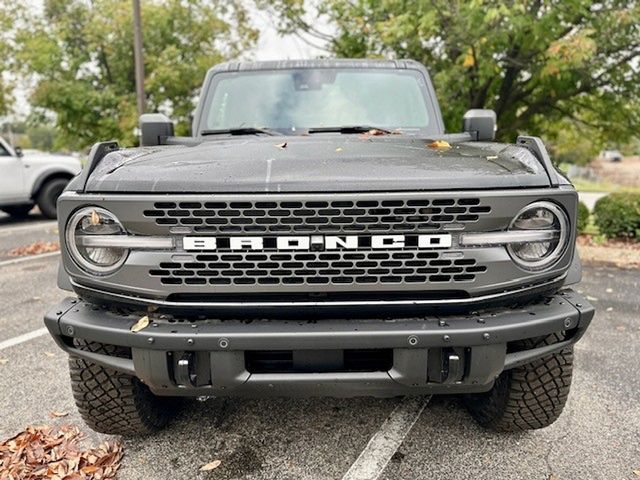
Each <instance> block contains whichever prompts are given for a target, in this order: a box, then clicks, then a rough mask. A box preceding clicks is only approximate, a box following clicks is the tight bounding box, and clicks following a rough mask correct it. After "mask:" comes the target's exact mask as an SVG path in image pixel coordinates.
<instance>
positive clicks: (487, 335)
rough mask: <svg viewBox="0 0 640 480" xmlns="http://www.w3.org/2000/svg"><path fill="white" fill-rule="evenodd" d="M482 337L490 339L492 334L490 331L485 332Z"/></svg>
mask: <svg viewBox="0 0 640 480" xmlns="http://www.w3.org/2000/svg"><path fill="white" fill-rule="evenodd" d="M482 338H483V339H484V340H489V339H490V338H491V335H489V334H488V333H483V334H482Z"/></svg>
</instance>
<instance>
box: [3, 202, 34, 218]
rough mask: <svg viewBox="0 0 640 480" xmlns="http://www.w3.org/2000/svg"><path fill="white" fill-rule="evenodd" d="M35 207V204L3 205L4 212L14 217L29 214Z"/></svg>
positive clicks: (22, 216)
mask: <svg viewBox="0 0 640 480" xmlns="http://www.w3.org/2000/svg"><path fill="white" fill-rule="evenodd" d="M32 208H33V204H27V205H12V206H10V207H2V209H0V210H2V211H3V212H5V213H8V214H9V215H11V216H12V217H14V218H24V217H26V216H27V215H29V212H30V211H31V209H32Z"/></svg>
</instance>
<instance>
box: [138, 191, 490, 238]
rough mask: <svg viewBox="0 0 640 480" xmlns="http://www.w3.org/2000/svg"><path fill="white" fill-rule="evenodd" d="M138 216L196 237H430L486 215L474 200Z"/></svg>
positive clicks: (162, 210)
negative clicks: (405, 234) (197, 234)
mask: <svg viewBox="0 0 640 480" xmlns="http://www.w3.org/2000/svg"><path fill="white" fill-rule="evenodd" d="M153 207H154V208H153V209H147V210H144V216H145V217H147V218H152V219H153V220H154V221H155V223H156V224H157V225H161V226H174V225H175V226H187V227H190V228H191V229H192V230H193V231H195V232H202V233H205V232H206V233H227V234H228V233H315V232H318V233H355V232H358V233H368V232H369V233H379V232H430V231H434V230H438V229H441V228H442V226H443V225H446V224H456V223H458V224H466V223H471V222H477V221H478V220H479V219H480V217H481V216H486V215H488V214H490V213H491V207H490V206H488V205H483V204H482V202H481V200H480V199H479V198H473V197H472V198H468V197H467V198H432V199H427V198H416V199H407V200H402V199H393V200H373V199H371V200H339V201H315V200H314V201H284V200H283V201H236V202H234V201H211V202H192V201H189V202H155V203H154V204H153Z"/></svg>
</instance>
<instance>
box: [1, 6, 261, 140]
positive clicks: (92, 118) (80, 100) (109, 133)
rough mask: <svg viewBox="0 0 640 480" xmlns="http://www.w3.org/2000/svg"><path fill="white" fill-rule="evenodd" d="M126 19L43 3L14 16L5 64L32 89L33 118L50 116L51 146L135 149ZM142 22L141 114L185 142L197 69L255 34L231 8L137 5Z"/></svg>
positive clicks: (101, 9) (126, 13) (98, 9)
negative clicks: (159, 120)
mask: <svg viewBox="0 0 640 480" xmlns="http://www.w3.org/2000/svg"><path fill="white" fill-rule="evenodd" d="M2 2H4V3H7V4H8V3H9V0H0V4H1V3H2ZM1 8H3V6H0V9H1ZM131 10H132V7H131V1H130V0H93V1H91V2H87V1H84V0H45V1H44V8H43V10H42V12H40V11H38V10H37V9H31V10H27V8H26V7H25V9H24V10H22V11H21V14H22V16H23V17H22V20H21V21H20V22H16V24H17V25H18V26H17V27H16V28H15V44H16V53H15V65H16V66H19V68H20V70H19V71H20V73H21V74H22V75H23V77H24V78H29V79H32V80H33V81H34V83H35V86H34V88H33V93H32V96H31V102H32V106H33V107H35V112H36V114H37V113H41V114H42V115H43V118H44V117H45V116H46V114H47V112H51V111H52V112H54V113H55V120H56V125H57V128H58V131H59V133H60V137H59V138H58V139H57V143H58V145H57V147H62V146H69V147H72V148H84V147H86V146H88V145H90V144H92V143H94V142H96V141H99V140H109V139H115V140H119V141H120V142H122V143H124V144H125V145H126V144H129V145H130V144H132V143H134V142H135V137H134V129H135V127H136V126H137V117H138V114H137V110H136V98H135V76H134V64H133V25H132V11H131ZM34 12H35V13H34ZM142 21H143V30H144V51H145V74H146V85H145V87H146V105H147V111H150V112H153V111H162V112H164V113H167V114H169V115H170V116H171V118H172V119H173V120H174V121H176V122H177V125H176V133H177V134H185V133H187V132H188V130H189V120H190V119H189V116H190V114H191V112H192V111H193V108H194V99H195V97H196V96H197V91H198V88H199V87H200V85H201V83H202V80H203V78H204V74H205V72H206V70H207V69H208V68H210V67H211V66H213V65H215V64H216V63H218V62H220V61H224V60H226V59H229V58H233V57H236V56H238V55H239V54H240V53H242V52H243V51H244V50H245V49H246V48H248V47H250V46H251V45H252V44H253V43H254V42H255V40H256V38H257V32H256V31H255V30H253V29H252V28H250V26H249V25H248V20H247V16H246V12H245V10H244V9H243V7H242V6H241V4H240V3H239V2H238V3H236V2H224V1H207V0H169V1H161V0H146V1H144V2H142Z"/></svg>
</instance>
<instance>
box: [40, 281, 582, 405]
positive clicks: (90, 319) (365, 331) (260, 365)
mask: <svg viewBox="0 0 640 480" xmlns="http://www.w3.org/2000/svg"><path fill="white" fill-rule="evenodd" d="M142 315H144V313H142V314H141V313H133V312H128V311H116V310H111V309H106V308H102V307H98V306H96V305H93V304H90V303H86V302H83V301H81V300H77V299H74V298H67V299H65V300H64V301H63V302H62V303H61V304H60V305H59V306H58V307H57V308H56V309H54V310H52V311H51V312H49V313H48V314H47V315H46V317H45V324H46V326H47V328H48V329H49V332H50V333H51V335H52V336H53V337H54V339H55V340H56V342H57V343H58V345H59V346H60V347H61V348H62V349H63V350H65V351H66V352H67V353H69V354H71V355H75V356H78V357H83V358H85V359H87V360H90V361H92V362H94V363H98V364H101V365H104V366H107V367H110V368H113V369H116V370H120V371H123V372H126V373H129V374H131V375H135V376H137V377H139V378H140V379H141V380H142V381H143V382H145V383H146V384H147V385H148V386H149V387H150V388H151V390H152V391H153V392H155V393H156V394H159V395H185V396H267V395H277V396H395V395H406V394H431V393H463V392H474V391H483V390H487V389H489V388H490V387H491V385H492V384H493V381H494V379H495V378H496V377H497V376H498V375H499V374H500V372H502V371H503V370H505V369H509V368H513V367H516V366H518V365H522V364H524V363H528V362H530V361H531V360H534V359H536V358H539V357H543V356H545V355H548V354H550V353H553V352H556V351H559V350H561V349H563V348H566V347H568V346H570V345H572V344H573V343H575V342H576V341H578V340H579V339H580V337H581V336H582V335H583V334H584V332H585V330H586V328H587V326H588V325H589V323H590V321H591V319H592V318H593V315H594V309H593V307H592V306H591V305H589V303H588V302H587V301H586V300H585V299H584V298H583V297H582V296H580V295H579V294H577V293H575V292H573V291H572V290H564V291H562V292H560V293H558V294H556V295H553V296H550V297H545V298H543V299H541V300H540V301H539V302H538V303H533V304H529V305H527V306H520V307H517V308H497V309H492V310H487V311H482V312H478V313H473V314H469V315H450V316H437V317H435V316H428V317H422V318H415V317H414V318H402V319H393V320H382V319H333V320H290V319H288V320H252V321H247V320H217V319H207V318H200V319H198V320H191V321H186V320H179V319H176V318H174V317H169V316H167V315H159V314H149V317H150V319H151V322H150V325H149V326H148V327H146V328H145V329H144V330H142V331H140V332H138V333H132V332H131V330H130V329H131V327H132V325H134V324H135V323H136V322H137V321H138V320H139V318H140V317H141V316H142ZM557 332H564V337H563V338H564V340H563V341H560V342H559V343H555V344H552V345H545V346H541V347H537V348H533V349H529V350H521V349H518V348H515V346H514V343H513V342H515V341H517V340H523V339H529V338H535V337H540V336H546V335H549V334H553V333H557ZM74 339H84V340H88V341H93V342H100V343H106V344H111V345H117V346H121V347H126V351H127V352H129V351H130V355H126V356H125V357H113V356H106V355H101V354H97V353H94V352H88V351H86V350H80V349H78V348H76V347H75V346H74ZM385 355H387V356H388V361H389V364H388V365H387V366H383V365H384V357H385ZM347 357H357V359H358V361H356V362H350V364H349V365H347V361H346V360H345V359H346V358H347ZM256 358H257V359H258V360H257V361H256ZM371 358H374V361H373V363H367V359H371ZM256 365H257V367H256Z"/></svg>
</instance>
